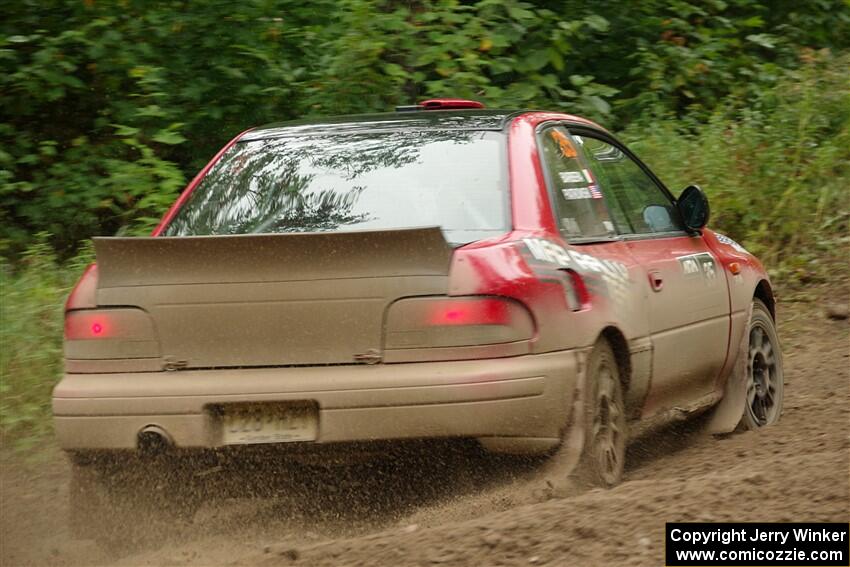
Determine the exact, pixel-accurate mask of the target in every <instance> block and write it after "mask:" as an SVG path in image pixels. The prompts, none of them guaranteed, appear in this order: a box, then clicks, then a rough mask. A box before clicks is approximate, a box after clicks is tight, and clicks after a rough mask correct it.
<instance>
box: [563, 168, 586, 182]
mask: <svg viewBox="0 0 850 567" xmlns="http://www.w3.org/2000/svg"><path fill="white" fill-rule="evenodd" d="M558 177H560V178H561V181H563V182H564V183H584V182H585V179H584V174H583V173H582V172H581V171H559V172H558Z"/></svg>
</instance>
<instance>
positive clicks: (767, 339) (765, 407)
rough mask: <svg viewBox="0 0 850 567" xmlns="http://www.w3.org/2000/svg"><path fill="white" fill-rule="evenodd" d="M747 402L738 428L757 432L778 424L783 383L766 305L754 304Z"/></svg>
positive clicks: (751, 323) (773, 330) (755, 302)
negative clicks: (756, 430)
mask: <svg viewBox="0 0 850 567" xmlns="http://www.w3.org/2000/svg"><path fill="white" fill-rule="evenodd" d="M746 370H747V374H746V392H747V401H746V405H745V407H744V414H743V416H742V417H741V423H740V427H741V428H744V429H759V428H761V427H765V426H767V425H772V424H774V423H776V422H777V421H779V416H780V414H781V413H782V400H783V396H784V390H785V383H784V375H783V372H782V351H781V350H780V347H779V336H778V335H777V333H776V325H775V324H774V322H773V317H771V315H770V311H768V309H767V307H766V306H765V304H764V303H763V302H762V301H761V300H760V299H755V300H754V301H753V315H752V318H751V319H750V328H749V346H748V348H747V369H746Z"/></svg>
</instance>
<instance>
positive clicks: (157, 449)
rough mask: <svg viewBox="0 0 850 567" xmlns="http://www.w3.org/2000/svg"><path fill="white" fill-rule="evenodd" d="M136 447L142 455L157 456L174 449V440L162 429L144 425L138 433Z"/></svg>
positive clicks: (156, 426)
mask: <svg viewBox="0 0 850 567" xmlns="http://www.w3.org/2000/svg"><path fill="white" fill-rule="evenodd" d="M136 445H137V446H138V448H139V452H140V453H142V454H143V455H148V456H157V455H161V454H163V453H165V452H166V451H168V450H169V449H171V448H172V447H174V440H173V439H172V438H171V435H169V434H168V432H167V431H166V430H165V429H163V428H162V427H160V426H158V425H146V426H145V427H144V428H142V430H141V431H139V436H138V440H137V442H136Z"/></svg>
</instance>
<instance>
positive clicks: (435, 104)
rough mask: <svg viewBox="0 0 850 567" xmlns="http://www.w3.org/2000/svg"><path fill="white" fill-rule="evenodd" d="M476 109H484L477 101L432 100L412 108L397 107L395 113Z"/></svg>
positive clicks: (457, 99)
mask: <svg viewBox="0 0 850 567" xmlns="http://www.w3.org/2000/svg"><path fill="white" fill-rule="evenodd" d="M476 108H484V105H483V104H481V103H480V102H478V101H477V100H467V99H465V98H432V99H428V100H423V101H422V102H420V103H419V104H415V105H412V106H397V107H396V112H406V111H411V110H473V109H476Z"/></svg>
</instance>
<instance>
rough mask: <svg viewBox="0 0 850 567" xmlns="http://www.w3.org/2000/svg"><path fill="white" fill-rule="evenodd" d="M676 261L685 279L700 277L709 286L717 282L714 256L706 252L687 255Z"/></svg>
mask: <svg viewBox="0 0 850 567" xmlns="http://www.w3.org/2000/svg"><path fill="white" fill-rule="evenodd" d="M676 259H677V260H678V261H679V265H680V266H681V267H682V273H683V274H685V277H701V278H703V279H704V280H705V281H706V283H708V284H709V285H713V284H714V283H715V281H716V280H717V262H716V261H715V260H714V256H712V255H711V254H709V253H708V252H700V253H699V254H688V255H687V256H679V257H678V258H676Z"/></svg>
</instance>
